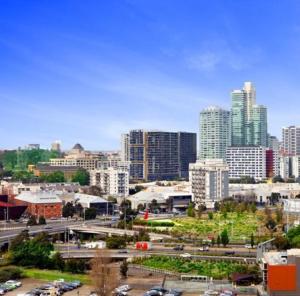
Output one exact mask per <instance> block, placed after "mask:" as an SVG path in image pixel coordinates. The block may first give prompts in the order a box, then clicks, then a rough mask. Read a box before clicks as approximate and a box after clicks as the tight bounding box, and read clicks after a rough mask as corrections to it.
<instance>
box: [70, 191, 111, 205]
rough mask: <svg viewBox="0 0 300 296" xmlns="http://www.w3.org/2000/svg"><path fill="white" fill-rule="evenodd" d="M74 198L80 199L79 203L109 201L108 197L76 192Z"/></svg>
mask: <svg viewBox="0 0 300 296" xmlns="http://www.w3.org/2000/svg"><path fill="white" fill-rule="evenodd" d="M74 199H75V200H78V202H79V203H103V202H105V203H106V202H107V200H106V199H104V198H102V197H99V196H96V195H89V194H83V193H75V194H74Z"/></svg>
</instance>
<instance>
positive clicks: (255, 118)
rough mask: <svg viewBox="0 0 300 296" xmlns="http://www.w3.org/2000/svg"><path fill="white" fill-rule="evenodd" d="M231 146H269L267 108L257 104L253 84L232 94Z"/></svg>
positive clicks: (245, 85) (247, 83)
mask: <svg viewBox="0 0 300 296" xmlns="http://www.w3.org/2000/svg"><path fill="white" fill-rule="evenodd" d="M231 100H232V107H231V145H232V146H255V145H257V146H264V147H266V146H267V139H268V138H267V128H268V126H267V108H266V107H264V106H262V105H257V104H256V91H255V88H254V86H253V84H252V83H251V82H245V83H244V87H243V89H240V90H234V91H232V93H231Z"/></svg>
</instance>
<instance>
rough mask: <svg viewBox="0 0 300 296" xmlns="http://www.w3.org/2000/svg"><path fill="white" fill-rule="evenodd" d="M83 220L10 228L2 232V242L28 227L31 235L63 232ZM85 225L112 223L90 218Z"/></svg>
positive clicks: (80, 223)
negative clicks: (45, 232) (44, 232)
mask: <svg viewBox="0 0 300 296" xmlns="http://www.w3.org/2000/svg"><path fill="white" fill-rule="evenodd" d="M82 222H83V221H62V222H59V223H53V224H51V225H37V226H31V227H28V228H27V227H22V228H18V229H9V230H4V231H1V232H0V243H6V242H9V241H10V240H12V239H13V238H14V237H16V236H17V235H18V234H19V233H20V232H21V231H22V230H24V229H28V230H29V234H30V235H35V234H38V233H40V232H43V231H47V232H48V233H50V234H55V233H62V232H64V231H65V230H66V228H67V227H68V228H70V227H71V226H78V225H82ZM84 223H85V225H95V224H96V225H101V226H104V225H110V224H111V222H110V221H99V220H88V221H85V222H84Z"/></svg>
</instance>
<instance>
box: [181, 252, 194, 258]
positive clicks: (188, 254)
mask: <svg viewBox="0 0 300 296" xmlns="http://www.w3.org/2000/svg"><path fill="white" fill-rule="evenodd" d="M179 256H180V257H182V258H191V257H192V255H191V254H190V253H183V254H180V255H179Z"/></svg>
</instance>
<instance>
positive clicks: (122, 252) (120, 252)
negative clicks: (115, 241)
mask: <svg viewBox="0 0 300 296" xmlns="http://www.w3.org/2000/svg"><path fill="white" fill-rule="evenodd" d="M118 253H119V254H127V253H128V251H127V250H119V251H118Z"/></svg>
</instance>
